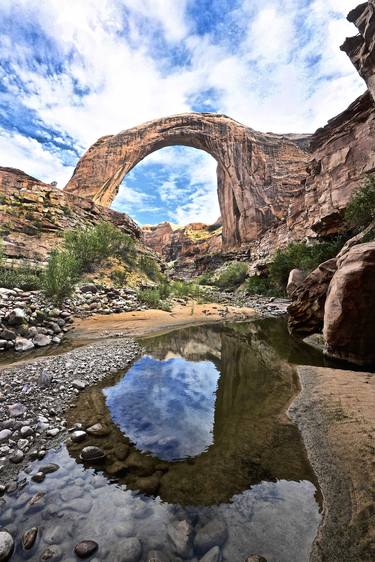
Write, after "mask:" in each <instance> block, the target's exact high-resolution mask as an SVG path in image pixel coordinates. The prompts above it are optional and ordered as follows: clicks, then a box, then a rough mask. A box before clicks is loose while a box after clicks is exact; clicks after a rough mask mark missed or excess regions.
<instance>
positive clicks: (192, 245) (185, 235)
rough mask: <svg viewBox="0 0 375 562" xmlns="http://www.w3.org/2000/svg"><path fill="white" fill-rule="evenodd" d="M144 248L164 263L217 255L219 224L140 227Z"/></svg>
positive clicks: (167, 224) (220, 231) (220, 247)
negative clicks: (159, 257) (162, 258)
mask: <svg viewBox="0 0 375 562" xmlns="http://www.w3.org/2000/svg"><path fill="white" fill-rule="evenodd" d="M142 234H143V240H144V243H145V245H146V246H148V247H149V248H151V249H152V250H154V251H155V252H158V253H159V254H161V255H162V256H163V257H164V259H165V260H166V261H173V260H176V259H183V258H195V257H196V256H203V255H207V254H214V253H219V252H220V251H221V249H222V237H221V234H222V227H221V224H220V223H216V224H213V225H207V224H203V223H200V222H195V223H191V224H188V225H186V226H183V227H173V226H172V225H171V223H169V222H162V223H160V224H157V225H155V226H154V225H152V226H150V225H147V226H143V227H142Z"/></svg>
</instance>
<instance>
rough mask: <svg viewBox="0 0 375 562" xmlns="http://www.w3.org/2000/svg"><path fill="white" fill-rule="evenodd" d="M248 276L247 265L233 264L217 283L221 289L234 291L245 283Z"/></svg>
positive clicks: (241, 263)
mask: <svg viewBox="0 0 375 562" xmlns="http://www.w3.org/2000/svg"><path fill="white" fill-rule="evenodd" d="M246 276H247V265H246V263H243V262H232V263H230V264H229V265H228V267H227V268H226V269H225V270H224V271H223V272H222V273H221V275H220V277H219V278H218V279H217V280H216V281H215V285H216V286H217V287H220V289H233V288H235V287H238V286H239V285H241V283H243V282H244V281H245V279H246Z"/></svg>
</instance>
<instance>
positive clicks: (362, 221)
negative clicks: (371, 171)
mask: <svg viewBox="0 0 375 562" xmlns="http://www.w3.org/2000/svg"><path fill="white" fill-rule="evenodd" d="M345 218H346V220H347V221H348V223H349V224H350V225H352V226H354V227H359V228H361V227H364V226H367V225H368V224H369V223H370V222H371V221H372V220H374V219H375V175H371V176H369V177H368V178H366V180H365V181H364V182H363V184H362V185H361V187H360V188H359V189H358V190H357V191H356V192H355V193H353V195H352V198H351V200H350V202H349V204H348V205H347V207H346V211H345Z"/></svg>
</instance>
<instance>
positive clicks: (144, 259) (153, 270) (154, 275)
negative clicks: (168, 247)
mask: <svg viewBox="0 0 375 562" xmlns="http://www.w3.org/2000/svg"><path fill="white" fill-rule="evenodd" d="M139 267H140V269H141V270H142V271H143V273H145V274H146V275H147V277H148V278H149V279H151V281H157V280H158V279H159V278H160V276H161V273H160V268H159V266H158V264H157V263H156V261H155V260H154V259H153V258H152V257H151V256H141V257H140V259H139Z"/></svg>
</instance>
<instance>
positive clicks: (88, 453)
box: [81, 445, 105, 462]
mask: <svg viewBox="0 0 375 562" xmlns="http://www.w3.org/2000/svg"><path fill="white" fill-rule="evenodd" d="M81 459H82V460H83V461H88V462H100V461H103V460H104V459H105V453H104V451H102V449H100V448H99V447H94V446H92V445H90V446H89V447H84V448H83V449H82V451H81Z"/></svg>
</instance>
